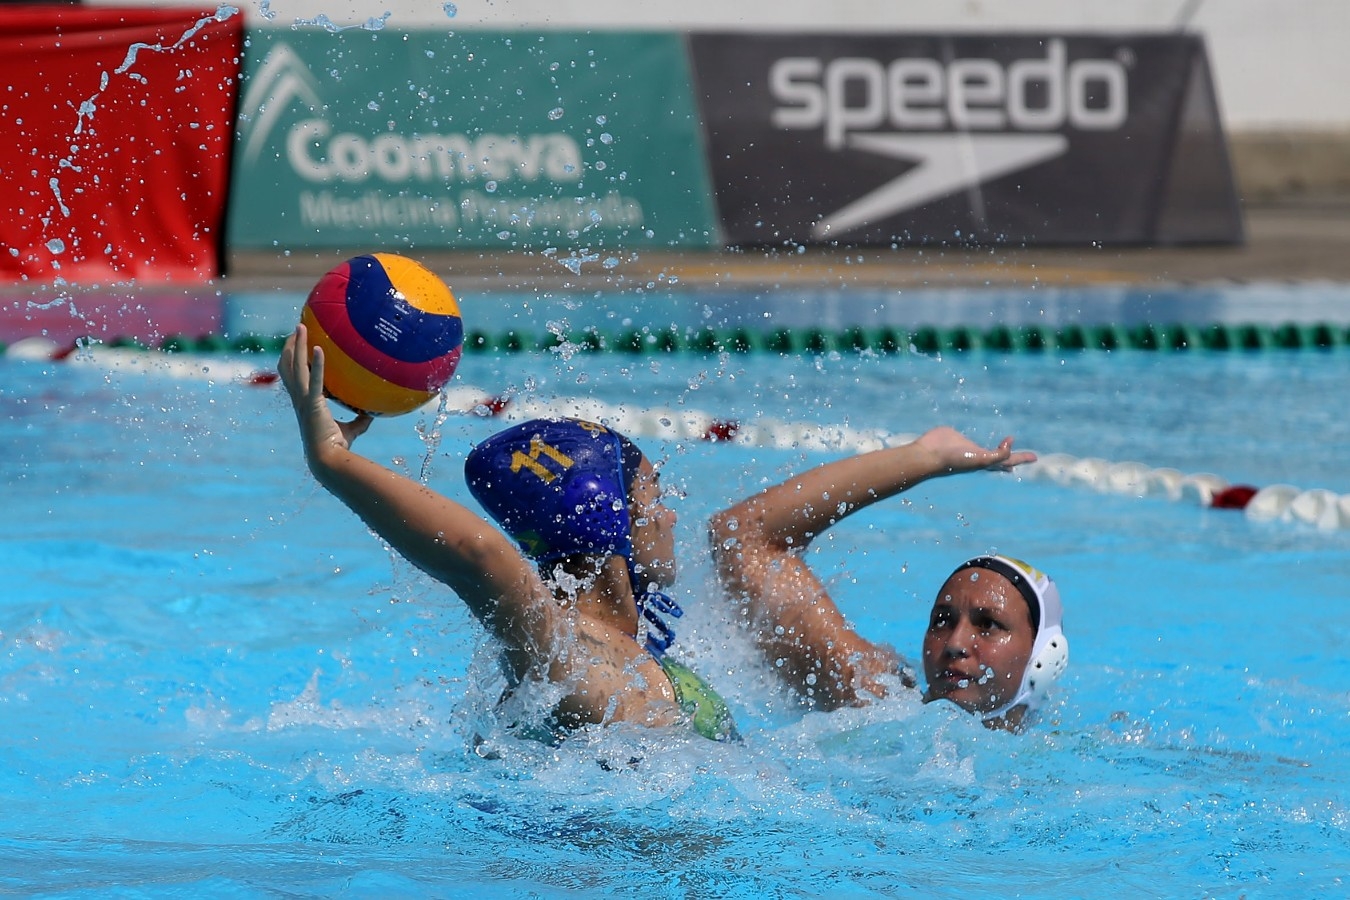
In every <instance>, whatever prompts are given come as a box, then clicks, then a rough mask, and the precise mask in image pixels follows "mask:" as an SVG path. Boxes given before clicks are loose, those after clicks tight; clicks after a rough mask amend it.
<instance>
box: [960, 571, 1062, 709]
mask: <svg viewBox="0 0 1350 900" xmlns="http://www.w3.org/2000/svg"><path fill="white" fill-rule="evenodd" d="M964 569H987V570H988V571H990V572H997V573H998V574H1000V575H1002V576H1003V577H1004V578H1006V579H1008V581H1010V582H1012V585H1013V587H1015V588H1017V592H1018V593H1019V594H1021V595H1022V597H1023V599H1025V600H1026V601H1027V608H1028V609H1029V610H1030V611H1031V624H1032V627H1034V628H1035V629H1036V639H1035V641H1034V642H1033V643H1032V645H1031V658H1030V659H1029V660H1028V661H1027V668H1026V671H1024V672H1023V673H1022V684H1021V685H1020V686H1019V687H1018V689H1017V693H1016V694H1014V695H1013V698H1012V699H1011V700H1009V701H1008V702H1007V703H1005V704H1003V705H1002V706H1000V707H999V708H998V709H995V710H993V711H991V712H987V713H985V714H984V718H985V719H996V718H998V717H999V716H1001V715H1003V714H1004V713H1006V712H1007V711H1008V710H1010V709H1012V708H1013V707H1014V706H1019V705H1025V706H1026V707H1027V708H1028V709H1035V708H1036V707H1037V706H1039V705H1040V703H1041V701H1042V700H1043V699H1045V692H1046V689H1047V688H1049V687H1050V685H1051V684H1053V683H1054V682H1055V680H1056V679H1058V678H1059V676H1061V675H1063V674H1064V670H1065V669H1066V668H1068V666H1069V639H1068V638H1066V637H1065V636H1064V629H1063V624H1064V607H1063V605H1062V604H1061V603H1060V600H1059V588H1058V587H1056V586H1055V582H1054V580H1053V579H1052V578H1051V577H1050V576H1049V575H1046V574H1045V573H1044V572H1042V571H1041V570H1039V569H1037V568H1034V567H1032V566H1029V565H1027V564H1026V563H1024V562H1022V560H1020V559H1013V558H1012V557H1011V556H1000V555H993V556H977V557H975V558H974V559H969V560H966V561H965V562H964V563H962V564H961V565H960V567H958V568H957V570H956V571H958V572H960V571H962V570H964Z"/></svg>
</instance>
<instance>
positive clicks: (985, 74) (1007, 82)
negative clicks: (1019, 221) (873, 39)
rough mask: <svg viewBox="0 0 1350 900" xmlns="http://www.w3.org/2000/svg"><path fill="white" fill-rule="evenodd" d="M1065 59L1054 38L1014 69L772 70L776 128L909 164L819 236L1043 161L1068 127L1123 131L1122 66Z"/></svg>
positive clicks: (906, 63) (868, 65)
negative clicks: (804, 132) (1040, 53)
mask: <svg viewBox="0 0 1350 900" xmlns="http://www.w3.org/2000/svg"><path fill="white" fill-rule="evenodd" d="M1067 56H1068V54H1067V51H1066V49H1065V45H1064V41H1063V40H1059V39H1055V40H1050V41H1048V42H1047V44H1046V53H1045V56H1044V57H1033V58H1028V59H1018V60H1014V61H1012V62H1010V63H1007V64H1004V63H1001V62H999V61H998V60H994V59H981V58H968V59H953V60H949V61H944V60H938V59H929V58H922V57H919V58H902V59H896V60H893V61H891V62H889V63H882V62H880V61H878V60H875V59H870V58H867V57H840V58H836V59H831V60H828V61H826V60H822V59H820V58H816V57H787V58H783V59H779V60H777V61H775V62H774V63H773V65H772V66H770V68H769V89H770V91H771V93H772V95H773V98H774V100H775V101H776V102H777V103H779V104H780V105H779V106H777V107H775V108H774V110H773V111H772V113H771V122H772V124H773V125H774V126H775V127H776V128H780V129H784V130H816V129H819V130H820V131H821V132H822V135H823V139H824V144H825V147H826V148H828V149H830V150H839V149H842V148H849V149H853V150H860V151H863V152H868V153H875V154H878V155H881V156H887V157H891V158H894V159H896V160H903V161H905V162H907V163H909V164H910V166H909V167H908V169H907V171H905V172H904V173H903V174H902V175H900V176H899V177H897V178H896V179H895V180H893V181H891V182H888V183H887V184H885V185H883V186H881V187H880V188H878V189H876V190H875V191H873V192H871V193H869V194H867V195H866V196H864V197H862V198H859V199H858V200H856V201H854V202H853V203H851V204H849V205H848V206H846V207H844V208H843V209H841V210H839V211H837V212H835V213H831V214H830V215H827V216H825V217H824V218H823V219H822V220H821V221H820V222H818V223H817V224H816V225H815V226H814V229H813V230H814V233H815V236H816V237H818V238H820V237H826V236H829V235H835V236H837V235H839V234H840V233H843V232H847V231H849V230H852V229H855V228H858V227H861V226H862V225H865V224H868V223H870V222H875V221H878V220H881V219H885V218H888V217H890V216H893V215H895V214H897V213H900V212H903V211H905V210H907V209H912V208H915V207H917V206H921V205H923V204H925V203H928V202H929V201H931V200H935V199H937V198H939V197H944V196H947V195H949V194H952V193H955V192H957V191H959V190H962V189H965V188H970V187H972V186H975V185H978V184H980V183H982V182H985V181H988V180H990V179H993V178H997V177H1000V176H1002V175H1006V174H1009V173H1011V172H1015V171H1018V170H1021V169H1026V168H1029V167H1031V166H1033V165H1038V164H1040V163H1043V162H1046V161H1047V160H1050V159H1053V158H1055V157H1057V156H1060V155H1062V154H1063V153H1065V152H1066V151H1067V150H1068V146H1069V144H1068V139H1067V137H1065V135H1064V134H1063V132H1064V131H1066V130H1069V129H1078V130H1082V131H1113V130H1116V129H1119V128H1120V127H1121V126H1122V125H1123V124H1124V123H1125V121H1126V119H1127V118H1128V116H1129V87H1128V86H1129V79H1128V77H1127V72H1126V68H1125V65H1124V63H1122V62H1121V61H1119V60H1117V59H1078V60H1074V61H1073V62H1069V61H1068V60H1067ZM887 129H889V130H887ZM979 212H980V211H979V210H976V213H977V214H978V213H979Z"/></svg>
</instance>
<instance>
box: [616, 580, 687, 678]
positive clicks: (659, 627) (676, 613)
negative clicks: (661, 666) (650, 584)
mask: <svg viewBox="0 0 1350 900" xmlns="http://www.w3.org/2000/svg"><path fill="white" fill-rule="evenodd" d="M624 561H625V562H627V563H628V580H629V582H630V583H631V584H632V586H633V599H634V601H635V602H636V603H637V608H638V613H639V614H640V616H641V617H642V619H644V620H646V622H647V639H646V641H645V642H644V643H645V645H646V647H647V652H648V653H650V654H651V655H652V656H654V657H656V658H657V659H660V658H661V657H662V656H664V655H665V653H666V651H667V650H669V649H670V645H671V644H673V643H675V629H673V628H671V627H670V625H669V624H668V623H667V622H666V620H665V618H664V617H665V616H669V617H670V618H672V619H678V618H680V617H681V616H683V615H684V610H682V609H680V605H679V604H678V603H676V602H675V601H674V600H672V599H671V598H670V596H669V595H668V594H663V593H661V592H660V591H654V590H650V589H648V588H644V587H643V586H642V579H641V578H640V577H639V576H638V572H637V567H636V566H635V565H634V564H633V560H632V558H631V557H627V556H625V557H624Z"/></svg>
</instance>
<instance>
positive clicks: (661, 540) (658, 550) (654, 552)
mask: <svg viewBox="0 0 1350 900" xmlns="http://www.w3.org/2000/svg"><path fill="white" fill-rule="evenodd" d="M660 481H661V479H660V476H659V475H658V474H657V472H656V469H655V468H653V466H652V464H651V462H650V461H648V460H647V459H646V457H643V460H642V465H641V466H639V467H638V471H637V475H636V477H634V479H633V484H632V487H631V488H630V490H629V500H628V514H629V517H630V518H631V519H632V522H633V561H634V562H636V563H637V565H638V568H639V571H640V572H641V573H642V575H643V578H644V579H645V580H648V581H654V582H656V584H657V586H658V587H661V588H667V587H670V586H671V585H672V584H674V583H675V521H676V519H675V511H674V510H672V509H671V508H670V507H668V506H666V504H665V503H664V502H663V499H662V495H661V484H660Z"/></svg>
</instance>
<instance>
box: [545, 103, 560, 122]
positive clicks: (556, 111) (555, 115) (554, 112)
mask: <svg viewBox="0 0 1350 900" xmlns="http://www.w3.org/2000/svg"><path fill="white" fill-rule="evenodd" d="M562 117H563V108H562V107H561V106H555V107H553V108H552V109H550V110H549V111H548V118H549V121H552V122H556V121H558V120H559V119H561V118H562Z"/></svg>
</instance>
